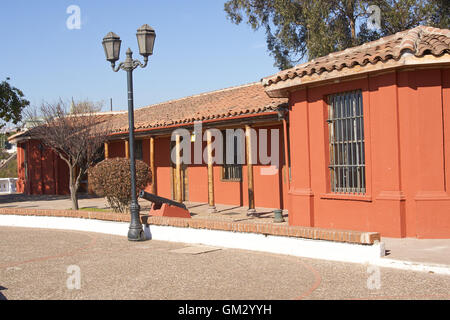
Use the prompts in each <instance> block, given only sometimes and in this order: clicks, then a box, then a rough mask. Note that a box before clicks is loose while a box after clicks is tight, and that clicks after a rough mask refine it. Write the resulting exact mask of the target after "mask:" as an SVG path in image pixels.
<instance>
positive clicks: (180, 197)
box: [175, 134, 183, 202]
mask: <svg viewBox="0 0 450 320" xmlns="http://www.w3.org/2000/svg"><path fill="white" fill-rule="evenodd" d="M180 140H181V136H180V135H179V134H177V136H176V142H175V143H176V145H175V152H176V168H175V201H177V202H183V195H182V194H181V183H182V181H181V154H180V153H181V146H180Z"/></svg>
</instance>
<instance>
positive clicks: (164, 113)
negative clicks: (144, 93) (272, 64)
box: [112, 82, 287, 132]
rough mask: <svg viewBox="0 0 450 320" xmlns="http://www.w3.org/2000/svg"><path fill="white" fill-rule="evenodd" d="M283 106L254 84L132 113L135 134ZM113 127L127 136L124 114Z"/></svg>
mask: <svg viewBox="0 0 450 320" xmlns="http://www.w3.org/2000/svg"><path fill="white" fill-rule="evenodd" d="M284 103H287V99H284V98H275V99H274V98H270V97H269V96H267V94H266V93H265V91H264V88H263V86H262V85H261V84H260V83H259V82H257V83H251V84H247V85H242V86H238V87H232V88H228V89H223V90H218V91H213V92H208V93H203V94H199V95H194V96H190V97H186V98H181V99H177V100H172V101H167V102H162V103H159V104H154V105H150V106H147V107H143V108H140V109H137V110H135V113H134V122H135V128H136V129H137V130H139V129H150V128H158V127H166V126H170V125H179V124H184V123H192V122H194V121H201V120H210V119H226V118H229V117H235V116H242V115H253V114H263V113H267V112H273V111H275V110H276V109H277V108H278V107H279V106H280V105H282V104H284ZM112 127H113V128H114V131H115V132H127V131H128V118H127V114H123V115H119V116H117V117H115V119H114V120H113V124H112Z"/></svg>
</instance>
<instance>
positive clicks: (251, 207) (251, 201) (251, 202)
mask: <svg viewBox="0 0 450 320" xmlns="http://www.w3.org/2000/svg"><path fill="white" fill-rule="evenodd" d="M245 140H246V145H247V148H246V156H247V174H248V210H247V215H248V216H250V215H254V214H255V213H256V210H255V192H254V180H253V161H254V159H252V138H251V127H250V126H249V125H246V126H245Z"/></svg>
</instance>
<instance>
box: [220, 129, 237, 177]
mask: <svg viewBox="0 0 450 320" xmlns="http://www.w3.org/2000/svg"><path fill="white" fill-rule="evenodd" d="M222 136H223V137H224V139H223V167H222V180H226V181H241V180H242V165H241V164H239V162H238V137H237V136H234V141H233V144H234V148H233V149H234V152H233V163H232V164H227V158H226V153H227V139H226V133H225V131H223V132H222Z"/></svg>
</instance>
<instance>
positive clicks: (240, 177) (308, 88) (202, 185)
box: [14, 27, 450, 238]
mask: <svg viewBox="0 0 450 320" xmlns="http://www.w3.org/2000/svg"><path fill="white" fill-rule="evenodd" d="M449 117H450V30H441V29H436V28H429V27H417V28H414V29H411V30H407V31H404V32H400V33H397V34H395V35H392V36H388V37H385V38H382V39H379V40H377V41H374V42H370V43H366V44H364V45H362V46H358V47H354V48H349V49H346V50H345V51H342V52H337V53H333V54H330V55H328V56H325V57H321V58H318V59H315V60H312V61H310V62H308V63H305V64H301V65H298V66H296V67H294V68H292V69H289V70H284V71H282V72H279V73H277V74H275V75H273V76H270V77H266V78H264V79H262V81H261V83H252V84H247V85H243V86H238V87H233V88H228V89H223V90H219V91H214V92H209V93H204V94H199V95H196V96H191V97H186V98H182V99H178V100H173V101H168V102H164V103H160V104H156V105H151V106H147V107H144V108H140V109H137V110H136V111H135V129H136V139H137V143H136V154H137V155H138V158H140V159H142V160H143V161H145V162H146V163H147V164H149V166H150V167H151V170H152V172H153V173H154V174H153V183H152V184H151V185H149V186H148V188H147V191H150V192H153V193H155V194H158V195H160V196H163V197H167V198H172V199H175V200H178V201H190V202H203V203H209V205H210V209H211V211H214V206H215V204H216V203H217V204H230V205H236V206H245V207H248V208H249V210H250V211H251V210H252V209H253V208H254V207H255V206H257V207H265V208H280V209H285V210H286V211H287V212H288V213H289V224H291V225H302V226H314V227H323V228H334V229H337V228H339V229H354V230H362V231H377V232H380V233H381V234H382V235H383V236H390V237H421V238H448V237H450V193H449V185H448V184H449V181H450V171H449V168H450V151H449V150H450V148H449V141H450V129H449V125H448V124H449V123H450V122H449V119H450V118H449ZM110 121H111V124H112V127H113V128H114V129H115V131H114V133H113V134H111V135H110V139H109V141H108V142H107V143H106V144H105V157H106V158H108V157H109V158H111V157H128V156H129V148H128V141H127V138H128V120H127V114H117V115H114V116H113V117H111V119H110ZM200 122H201V126H202V128H201V129H200V130H201V131H200V132H199V131H198V130H197V131H196V125H198V123H200ZM176 129H184V132H188V133H189V139H190V141H188V144H190V145H191V147H192V150H194V149H195V148H196V147H197V146H199V145H200V147H201V149H202V150H205V151H204V152H205V153H204V155H205V156H204V157H200V158H201V160H200V161H198V160H199V159H194V158H195V157H196V156H195V155H194V154H190V155H189V158H191V160H192V161H187V163H186V161H183V159H184V160H185V159H186V152H187V151H186V149H182V148H181V146H182V145H183V146H184V147H186V145H187V144H186V136H184V137H181V134H175V135H174V131H175V130H176ZM208 129H216V132H217V131H219V132H224V133H225V132H226V130H227V129H228V130H230V129H233V130H235V131H234V132H238V131H239V130H240V132H241V133H242V132H244V133H245V134H244V135H243V136H242V135H240V136H239V135H235V136H233V139H232V140H227V139H226V138H225V139H224V141H225V144H230V143H234V144H233V145H234V148H232V151H233V155H232V156H231V158H232V160H233V161H232V163H227V161H223V162H224V163H217V159H218V158H221V157H223V159H224V160H225V158H227V156H228V155H227V153H229V151H230V149H229V148H224V150H225V152H224V153H223V155H218V151H217V150H215V149H214V150H213V148H212V145H213V142H214V141H216V139H217V138H216V137H214V138H213V137H212V134H210V133H211V132H212V131H211V130H208ZM274 137H275V139H274ZM25 138H26V139H28V140H24V139H25ZM14 139H16V141H17V142H18V148H19V153H18V154H19V160H18V161H19V179H20V181H19V183H18V184H19V185H18V189H19V190H21V191H22V192H25V193H32V194H35V193H45V194H47V193H48V194H53V193H63V192H67V186H66V185H65V184H64V183H66V182H64V181H67V178H64V177H66V176H67V173H64V170H66V171H67V168H66V169H64V168H63V166H61V165H60V160H57V159H56V158H55V155H53V154H52V153H50V152H45V151H43V150H44V149H42V147H41V149H42V150H40V149H39V142H36V141H34V142H33V139H32V135H28V136H21V135H20V134H19V135H16V137H15V138H14ZM239 139H240V140H242V139H244V143H243V144H242V143H241V144H239V141H240V140H239ZM241 142H242V141H241ZM208 145H209V146H210V147H209V148H208ZM242 145H243V147H242V148H241V147H239V146H242ZM263 149H264V151H265V154H266V155H267V156H269V155H270V156H271V157H272V158H274V157H273V156H274V155H276V158H277V159H278V160H277V161H276V163H275V164H274V163H272V162H270V163H268V162H267V161H266V160H267V159H265V157H262V156H261V154H264V152H263V153H261V150H263ZM37 150H40V151H39V152H38V151H37ZM173 150H175V151H177V152H175V153H173ZM181 150H183V151H182V152H178V151H181ZM253 151H254V153H253ZM193 153H194V152H193ZM173 154H175V156H174V157H173ZM239 157H240V159H241V160H242V159H244V161H241V162H238V161H237V159H238V158H239ZM266 158H267V157H266ZM196 160H197V161H196ZM249 160H251V161H249ZM55 164H58V165H57V166H56V165H55ZM38 168H41V169H38ZM33 170H34V171H33ZM39 170H41V173H40V174H37V173H36V172H39ZM52 170H53V174H51V171H52ZM64 179H66V180H64ZM36 184H37V185H38V187H37V188H35V187H33V186H34V185H36ZM39 185H40V187H39Z"/></svg>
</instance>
